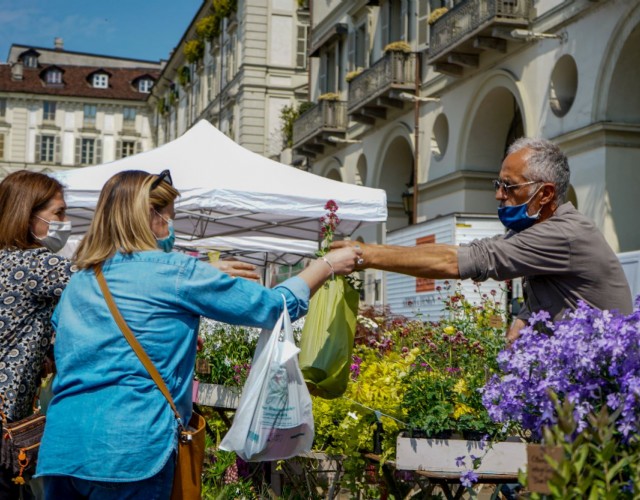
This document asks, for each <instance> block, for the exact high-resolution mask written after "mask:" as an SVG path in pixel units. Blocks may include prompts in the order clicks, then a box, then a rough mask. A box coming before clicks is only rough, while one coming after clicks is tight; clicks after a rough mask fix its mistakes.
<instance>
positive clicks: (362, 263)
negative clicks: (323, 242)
mask: <svg viewBox="0 0 640 500" xmlns="http://www.w3.org/2000/svg"><path fill="white" fill-rule="evenodd" d="M366 246H367V245H366V244H365V243H360V242H359V241H347V240H341V241H334V242H333V243H331V246H330V247H329V248H331V250H338V249H339V248H355V249H357V250H358V253H359V255H358V258H357V259H356V266H355V268H354V269H355V270H360V269H364V268H365V267H367V265H366V259H365V253H366V250H365V247H366Z"/></svg>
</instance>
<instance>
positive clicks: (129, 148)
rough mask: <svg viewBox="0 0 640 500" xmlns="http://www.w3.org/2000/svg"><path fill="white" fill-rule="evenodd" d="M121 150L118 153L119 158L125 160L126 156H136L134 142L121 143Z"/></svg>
mask: <svg viewBox="0 0 640 500" xmlns="http://www.w3.org/2000/svg"><path fill="white" fill-rule="evenodd" d="M121 147H122V149H121V151H120V157H121V158H126V157H127V156H133V155H134V154H136V143H135V141H122V146H121Z"/></svg>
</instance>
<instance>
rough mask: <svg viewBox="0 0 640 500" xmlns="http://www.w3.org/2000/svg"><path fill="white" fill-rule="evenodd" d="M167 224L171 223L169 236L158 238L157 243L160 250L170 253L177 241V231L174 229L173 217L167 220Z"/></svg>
mask: <svg viewBox="0 0 640 500" xmlns="http://www.w3.org/2000/svg"><path fill="white" fill-rule="evenodd" d="M163 219H164V217H163ZM165 220H166V219H165ZM167 224H169V236H167V237H166V238H160V239H159V238H156V244H157V245H158V248H159V249H160V250H162V251H163V252H167V253H169V252H171V250H173V244H174V243H175V242H176V233H175V231H174V229H173V219H169V220H167Z"/></svg>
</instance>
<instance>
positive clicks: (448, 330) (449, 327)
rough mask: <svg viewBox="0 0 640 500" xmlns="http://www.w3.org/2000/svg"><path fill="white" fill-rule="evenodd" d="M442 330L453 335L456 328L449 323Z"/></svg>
mask: <svg viewBox="0 0 640 500" xmlns="http://www.w3.org/2000/svg"><path fill="white" fill-rule="evenodd" d="M443 331H444V333H446V334H447V335H453V334H454V333H455V331H456V329H455V328H454V327H452V326H451V325H449V326H445V327H444V330H443Z"/></svg>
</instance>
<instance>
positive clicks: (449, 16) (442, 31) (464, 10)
mask: <svg viewBox="0 0 640 500" xmlns="http://www.w3.org/2000/svg"><path fill="white" fill-rule="evenodd" d="M530 11H531V0H467V1H465V2H462V3H459V4H458V5H456V6H455V7H454V8H453V9H451V10H450V11H449V12H447V13H446V14H445V15H443V16H442V17H441V18H439V19H438V20H437V21H436V22H435V23H434V24H433V25H432V26H431V31H430V36H429V62H430V63H432V62H434V61H435V60H437V59H439V56H440V55H441V54H442V53H443V52H445V51H447V49H453V48H454V47H456V46H457V45H458V44H460V43H462V42H463V41H465V40H466V39H468V38H469V37H470V36H471V35H474V34H478V33H480V32H481V31H483V30H486V29H487V28H490V27H494V26H499V25H504V26H514V27H517V26H528V24H529V16H530Z"/></svg>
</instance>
